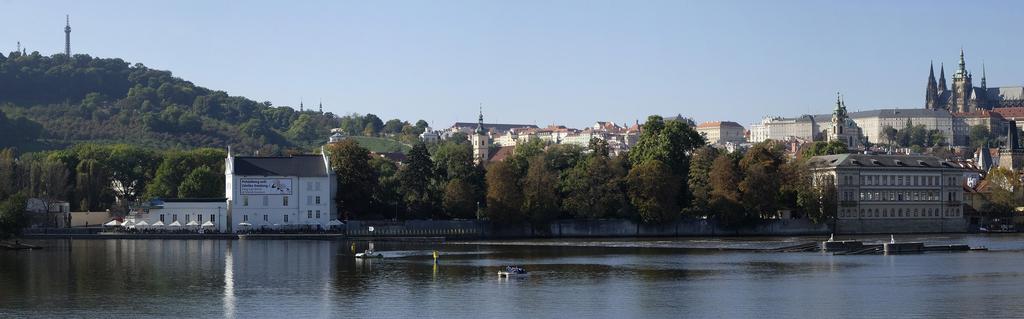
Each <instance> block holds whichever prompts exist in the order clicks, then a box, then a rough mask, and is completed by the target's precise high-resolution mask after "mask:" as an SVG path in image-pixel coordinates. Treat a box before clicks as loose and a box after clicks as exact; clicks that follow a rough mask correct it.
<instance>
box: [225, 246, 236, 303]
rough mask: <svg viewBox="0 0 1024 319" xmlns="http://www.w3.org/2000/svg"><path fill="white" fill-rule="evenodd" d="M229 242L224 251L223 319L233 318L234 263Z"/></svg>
mask: <svg viewBox="0 0 1024 319" xmlns="http://www.w3.org/2000/svg"><path fill="white" fill-rule="evenodd" d="M231 254H232V253H231V242H228V246H227V249H225V251H224V317H225V318H229V319H234V318H235V274H234V268H235V265H234V264H235V262H234V260H233V259H232V257H231Z"/></svg>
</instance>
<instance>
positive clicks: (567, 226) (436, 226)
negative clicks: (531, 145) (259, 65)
mask: <svg viewBox="0 0 1024 319" xmlns="http://www.w3.org/2000/svg"><path fill="white" fill-rule="evenodd" d="M345 227H346V233H347V234H348V235H349V236H357V237H358V236H373V237H376V236H380V237H404V236H442V237H448V238H529V237H539V238H560V237H675V236H792V235H826V234H829V233H830V232H831V230H830V229H829V227H828V225H824V224H814V223H811V222H810V221H809V220H804V219H780V220H770V221H766V222H764V223H762V224H760V225H757V226H753V227H745V228H739V229H727V228H723V227H719V226H718V225H716V224H715V223H713V222H710V221H707V220H682V221H678V222H674V223H669V224H661V225H648V224H641V223H636V222H633V221H630V220H619V219H613V220H560V221H555V222H552V223H550V224H549V225H547V226H544V227H531V226H530V225H525V224H524V225H511V226H507V225H506V226H501V227H492V225H491V224H490V223H488V222H486V221H475V220H468V221H405V222H392V221H350V222H349V223H348V224H347V225H346V226H345ZM370 227H373V231H370Z"/></svg>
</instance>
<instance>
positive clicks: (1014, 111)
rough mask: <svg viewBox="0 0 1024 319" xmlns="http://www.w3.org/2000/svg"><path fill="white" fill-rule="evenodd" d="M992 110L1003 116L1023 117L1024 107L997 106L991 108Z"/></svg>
mask: <svg viewBox="0 0 1024 319" xmlns="http://www.w3.org/2000/svg"><path fill="white" fill-rule="evenodd" d="M992 112H993V113H996V114H999V115H1000V116H1002V117H1005V118H1022V117H1024V107H999V108H994V109H992Z"/></svg>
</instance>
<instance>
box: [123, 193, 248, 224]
mask: <svg viewBox="0 0 1024 319" xmlns="http://www.w3.org/2000/svg"><path fill="white" fill-rule="evenodd" d="M126 220H127V221H130V222H131V224H138V223H139V222H142V221H145V222H146V225H148V226H146V227H145V228H147V229H163V230H179V229H198V228H202V227H201V226H202V225H203V224H205V223H206V222H210V223H212V224H213V226H212V227H205V228H204V229H206V230H208V231H213V232H227V231H228V229H229V227H230V226H229V225H228V204H227V199H226V198H176V199H160V198H154V199H152V200H150V201H148V202H146V203H144V204H142V205H141V207H139V208H137V209H135V210H134V211H133V212H132V214H131V215H129V216H128V218H127V219H126ZM157 222H160V223H159V224H157ZM175 222H177V224H174V223H175ZM192 222H194V223H192ZM190 223H192V224H191V225H190ZM172 224H174V225H175V226H171V225H172ZM153 225H160V226H153Z"/></svg>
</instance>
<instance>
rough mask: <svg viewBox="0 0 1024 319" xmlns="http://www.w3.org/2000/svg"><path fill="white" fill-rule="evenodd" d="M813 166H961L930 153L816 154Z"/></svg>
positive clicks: (811, 161)
mask: <svg viewBox="0 0 1024 319" xmlns="http://www.w3.org/2000/svg"><path fill="white" fill-rule="evenodd" d="M808 165H810V166H811V167H813V168H823V167H840V166H842V167H875V168H883V167H892V168H902V169H935V168H959V165H956V164H954V163H950V162H947V161H945V160H942V159H940V158H938V157H935V156H928V155H870V154H838V155H824V156H815V157H812V158H811V159H810V161H809V162H808Z"/></svg>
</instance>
